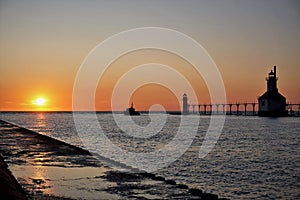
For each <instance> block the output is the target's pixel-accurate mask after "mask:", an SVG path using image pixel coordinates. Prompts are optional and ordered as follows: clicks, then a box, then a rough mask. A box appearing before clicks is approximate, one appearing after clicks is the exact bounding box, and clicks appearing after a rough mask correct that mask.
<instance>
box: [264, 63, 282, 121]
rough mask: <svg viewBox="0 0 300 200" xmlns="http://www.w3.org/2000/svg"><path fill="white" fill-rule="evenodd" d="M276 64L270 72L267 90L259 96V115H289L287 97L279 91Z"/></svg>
mask: <svg viewBox="0 0 300 200" xmlns="http://www.w3.org/2000/svg"><path fill="white" fill-rule="evenodd" d="M277 80H278V78H277V74H276V66H274V71H273V70H271V72H270V73H269V74H268V77H267V78H266V81H267V91H266V92H265V93H264V94H263V95H262V96H260V97H259V98H258V106H259V107H258V116H263V117H265V116H267V117H281V116H287V114H288V112H287V110H286V99H285V97H284V96H282V95H281V94H280V93H279V92H278V88H277Z"/></svg>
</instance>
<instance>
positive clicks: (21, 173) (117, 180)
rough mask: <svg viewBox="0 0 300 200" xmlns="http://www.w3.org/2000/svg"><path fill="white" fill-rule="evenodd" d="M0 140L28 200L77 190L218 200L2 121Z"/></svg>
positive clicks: (89, 194) (72, 194)
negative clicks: (97, 157) (114, 165)
mask: <svg viewBox="0 0 300 200" xmlns="http://www.w3.org/2000/svg"><path fill="white" fill-rule="evenodd" d="M0 138H1V140H0V141H1V144H0V152H1V154H3V156H4V159H5V162H6V163H7V165H8V166H9V168H10V169H11V171H12V175H11V176H13V175H14V176H16V175H15V174H17V176H16V179H17V180H18V182H19V183H20V184H21V186H22V188H24V189H25V192H26V194H27V197H28V198H29V199H30V198H39V199H57V198H60V199H80V198H82V196H80V195H81V194H80V193H77V192H78V191H77V190H78V188H79V189H81V190H82V194H84V193H86V196H85V197H86V198H87V199H89V198H90V199H93V197H96V196H97V197H99V195H100V196H101V197H104V198H111V199H124V198H125V199H140V198H142V199H161V198H163V199H170V198H183V199H199V198H201V199H224V198H218V196H217V195H215V194H210V193H204V192H203V191H202V190H200V189H197V188H189V187H188V186H187V185H184V184H178V183H176V182H175V181H173V180H166V179H165V178H164V177H162V176H157V175H155V174H153V173H147V172H140V171H139V172H136V171H134V170H132V169H130V167H129V168H128V167H127V166H126V165H120V164H119V163H113V161H111V160H110V159H106V158H103V159H101V158H100V159H96V158H95V157H94V156H92V154H91V153H90V152H89V151H87V150H84V149H82V148H80V147H77V146H74V145H71V144H68V143H65V142H62V141H60V140H57V139H53V138H51V137H48V136H45V135H41V134H39V133H36V132H34V131H31V130H28V129H26V128H23V127H19V126H17V125H14V124H12V123H8V122H5V121H2V120H0ZM6 163H5V164H6ZM111 164H116V165H117V166H116V167H121V168H123V170H120V169H119V170H118V168H114V167H113V166H111ZM7 170H8V169H7ZM26 170H27V171H26ZM43 173H44V174H43ZM5 174H8V172H5ZM37 174H38V175H39V176H37ZM88 174H89V175H88ZM2 176H4V175H1V179H2ZM66 177H68V178H66ZM94 183H97V184H95V185H93V184H94ZM76 184H77V185H78V186H77V185H76ZM9 185H11V184H9ZM66 185H67V187H66ZM59 187H60V188H59ZM76 187H78V188H76ZM22 188H21V189H22ZM19 189H20V187H19ZM61 190H63V192H60V191H61ZM8 191H11V192H12V190H8ZM20 192H21V193H22V191H20ZM23 192H24V191H23Z"/></svg>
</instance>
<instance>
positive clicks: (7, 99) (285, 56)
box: [0, 0, 300, 111]
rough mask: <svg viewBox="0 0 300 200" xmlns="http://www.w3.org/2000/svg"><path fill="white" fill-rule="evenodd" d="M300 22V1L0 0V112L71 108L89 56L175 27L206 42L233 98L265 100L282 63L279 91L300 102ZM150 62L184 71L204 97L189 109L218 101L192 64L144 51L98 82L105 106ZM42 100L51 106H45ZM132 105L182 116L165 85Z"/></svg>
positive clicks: (144, 92)
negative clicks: (127, 76) (149, 30)
mask: <svg viewBox="0 0 300 200" xmlns="http://www.w3.org/2000/svg"><path fill="white" fill-rule="evenodd" d="M299 19H300V1H298V0H286V1H282V0H251V1H247V0H219V1H216V0H212V1H211V0H210V1H208V0H207V1H205V0H204V1H202V0H201V1H198V0H194V1H193V0H187V1H179V0H162V1H158V0H153V1H147V0H119V1H117V0H112V1H106V0H48V1H46V0H0V111H29V110H33V111H35V110H50V111H54V110H57V111H62V110H72V92H73V86H74V82H75V78H76V74H77V72H78V70H79V69H80V66H81V64H82V63H83V61H84V59H85V58H86V57H87V56H88V54H89V52H90V51H91V50H92V49H93V48H95V47H96V46H97V45H98V44H99V43H101V42H102V41H104V40H106V39H107V38H109V37H110V36H112V35H114V34H118V33H120V32H122V31H126V30H129V29H133V28H141V27H163V28H168V29H173V30H176V31H179V32H182V33H184V34H186V35H188V36H189V37H191V38H193V39H194V40H195V41H197V42H198V43H199V44H201V45H202V46H203V47H204V48H205V50H206V51H207V52H208V54H209V55H210V56H211V58H212V59H213V61H214V62H215V63H216V65H217V67H218V69H219V71H220V73H221V76H222V79H223V81H224V86H225V90H226V96H227V102H233V103H235V102H245V101H248V102H250V101H251V102H252V101H257V97H258V96H260V95H262V94H263V93H264V92H265V90H266V82H265V77H266V76H267V73H268V72H269V71H270V70H271V69H272V68H273V66H274V65H276V66H277V72H278V76H279V80H278V86H279V91H280V93H282V94H283V95H284V96H285V97H286V98H287V101H288V102H292V103H299V102H300V87H299V86H300V79H299V74H300V67H299V63H300V56H299V52H300V37H299V36H300V22H299ZM129 42H130V41H129ZM114 48H118V47H117V46H116V47H114ZM145 63H162V64H166V65H168V66H170V67H172V68H174V69H176V70H178V71H179V72H180V73H181V74H183V75H184V76H185V77H186V79H187V80H189V81H190V83H191V85H192V87H193V89H194V91H195V93H196V96H197V99H190V103H197V102H196V101H198V103H209V102H210V95H209V93H208V90H207V85H206V84H205V82H204V81H203V77H201V76H199V75H198V74H196V73H194V71H193V66H192V65H191V64H190V63H188V62H186V61H185V60H184V59H182V58H180V57H178V56H176V55H174V54H172V53H170V52H164V51H160V50H151V49H148V50H147V49H145V50H140V51H136V52H131V53H128V54H126V55H123V56H121V57H120V58H119V59H117V60H115V61H114V62H112V64H111V66H110V67H109V69H108V70H107V71H106V72H105V73H106V74H105V76H103V78H102V79H101V80H100V81H99V83H98V86H97V91H96V94H95V106H96V110H111V108H112V106H111V98H112V90H113V88H114V86H115V84H116V83H117V81H118V80H119V79H120V78H121V77H122V75H123V74H124V73H126V72H128V71H129V70H130V69H133V68H134V67H135V66H137V65H141V64H145ZM146 76H148V74H140V75H139V77H140V78H141V79H143V78H145V77H146ZM166 76H168V75H167V74H166ZM182 89H183V90H184V88H182ZM188 95H189V94H188ZM38 98H44V99H45V100H46V102H45V104H44V105H38V104H37V103H36V101H35V100H36V99H38ZM131 101H134V102H135V107H136V108H137V109H139V110H147V109H149V108H150V107H151V105H153V104H161V105H163V106H164V107H165V109H167V110H176V109H178V108H179V107H178V106H179V104H181V102H178V101H177V100H176V97H175V96H174V94H173V93H172V90H171V89H170V88H167V87H163V86H161V85H157V84H152V85H151V84H150V85H149V84H148V85H144V86H140V87H139V88H138V89H137V90H136V91H135V92H134V93H133V95H132V96H131V97H130V99H128V100H127V102H122V103H123V104H122V105H124V103H125V104H128V103H130V102H131ZM117 108H118V109H123V108H122V107H117ZM124 109H125V108H124Z"/></svg>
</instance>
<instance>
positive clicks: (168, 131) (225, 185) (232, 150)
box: [0, 112, 300, 199]
mask: <svg viewBox="0 0 300 200" xmlns="http://www.w3.org/2000/svg"><path fill="white" fill-rule="evenodd" d="M81 117H82V118H83V119H86V121H87V123H88V122H89V121H90V119H91V114H90V113H81ZM97 117H98V121H99V124H100V125H101V127H102V128H103V130H104V131H105V134H106V136H107V137H108V138H109V139H110V140H111V141H112V142H113V143H114V144H116V145H118V146H119V147H121V148H123V149H125V150H128V151H132V152H149V151H153V150H155V149H159V148H160V147H162V146H163V145H165V144H167V143H168V142H169V141H170V140H171V139H172V138H173V137H174V135H175V134H176V132H177V130H178V125H179V123H180V116H168V117H167V120H166V124H165V126H164V127H163V128H162V129H161V130H160V132H159V133H157V134H156V135H154V136H152V137H149V138H147V139H142V138H134V137H132V136H129V135H126V133H125V132H124V131H122V130H121V129H120V128H119V127H118V126H117V125H116V123H115V122H114V120H113V117H112V115H111V114H100V113H99V114H97ZM120 117H121V118H122V117H125V116H123V115H120ZM186 117H190V118H192V117H195V116H186ZM154 118H155V119H158V120H159V119H160V118H162V119H164V118H165V115H155V117H154ZM0 119H3V120H6V121H9V122H12V123H14V124H17V125H20V126H23V127H26V128H28V129H31V130H34V131H36V132H39V133H41V134H45V135H48V136H50V137H54V138H57V139H60V140H63V141H65V142H68V143H71V144H74V145H77V146H81V147H83V148H85V147H84V145H83V144H82V142H81V140H80V138H79V137H78V135H77V133H76V129H75V125H74V121H73V117H72V113H68V112H65V113H19V112H10V113H1V114H0ZM133 120H134V121H135V123H136V124H138V125H140V126H146V125H147V124H149V123H150V121H151V119H150V118H149V116H147V115H145V116H140V117H135V118H134V119H133ZM209 120H210V118H209V116H203V117H201V119H200V124H199V127H198V133H197V135H196V137H195V139H194V141H193V144H192V145H191V146H190V148H189V149H188V151H187V152H186V153H185V154H184V155H183V156H181V157H180V158H179V159H178V160H177V161H175V162H174V163H172V164H171V165H170V166H169V167H167V168H163V169H160V170H159V171H156V172H155V173H157V174H161V175H163V176H165V177H167V178H171V179H173V180H176V182H179V183H185V184H188V185H190V186H191V187H197V188H200V189H202V190H204V191H206V192H212V193H215V194H218V195H220V196H221V197H227V198H232V199H280V198H282V199H300V175H299V174H300V143H299V140H300V134H299V133H300V123H299V122H300V118H296V117H294V118H293V117H286V118H259V117H253V116H248V117H245V116H228V117H226V122H225V125H224V128H223V132H222V135H221V136H220V138H219V140H218V143H217V145H216V146H215V148H214V150H213V151H212V152H210V153H209V154H208V155H207V156H206V157H205V158H203V159H200V158H198V153H199V149H200V146H201V143H202V141H203V138H204V136H205V134H206V130H207V128H208V125H209ZM91 126H92V125H91ZM128 128H130V127H128ZM88 131H89V133H90V134H91V138H90V140H91V143H92V137H96V136H97V134H99V133H97V128H96V127H90V129H89V130H88ZM85 139H87V140H89V138H85ZM97 148H98V147H97ZM101 151H113V148H112V149H103V150H102V149H101ZM120 162H126V158H124V160H123V161H122V160H120Z"/></svg>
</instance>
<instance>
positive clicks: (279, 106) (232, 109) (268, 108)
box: [169, 66, 300, 117]
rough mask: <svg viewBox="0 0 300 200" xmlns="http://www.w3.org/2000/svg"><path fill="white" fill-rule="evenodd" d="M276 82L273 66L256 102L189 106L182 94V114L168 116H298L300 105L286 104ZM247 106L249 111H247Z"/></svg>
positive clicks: (184, 95) (299, 114)
mask: <svg viewBox="0 0 300 200" xmlns="http://www.w3.org/2000/svg"><path fill="white" fill-rule="evenodd" d="M277 80H278V78H277V72H276V66H274V71H273V70H271V72H270V73H269V74H268V77H267V78H266V81H267V91H266V92H265V93H264V94H263V95H262V96H260V97H259V98H258V102H236V103H217V104H189V103H188V97H187V95H186V94H183V98H182V101H183V103H182V112H169V114H200V115H212V114H214V115H216V114H217V115H245V116H246V115H252V116H254V115H258V116H262V117H265V116H267V117H282V116H300V103H298V104H293V103H286V98H285V97H284V96H283V95H281V94H280V93H279V92H278V88H277ZM256 105H258V106H256ZM249 106H250V108H251V110H248V109H247V108H249ZM295 106H296V107H298V111H296V112H295V110H294V109H293V108H294V107H295ZM190 108H191V110H190Z"/></svg>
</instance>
